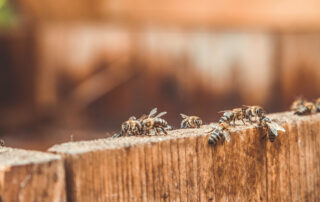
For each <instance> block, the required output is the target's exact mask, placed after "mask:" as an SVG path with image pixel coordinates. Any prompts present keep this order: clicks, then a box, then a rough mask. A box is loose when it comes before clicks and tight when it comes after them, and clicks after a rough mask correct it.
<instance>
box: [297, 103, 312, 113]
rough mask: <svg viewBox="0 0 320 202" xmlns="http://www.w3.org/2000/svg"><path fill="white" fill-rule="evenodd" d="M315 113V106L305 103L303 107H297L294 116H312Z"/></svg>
mask: <svg viewBox="0 0 320 202" xmlns="http://www.w3.org/2000/svg"><path fill="white" fill-rule="evenodd" d="M316 111H317V109H316V106H315V104H314V103H312V102H305V103H303V105H301V106H299V107H298V109H296V110H295V112H294V114H297V115H306V114H313V113H315V112H316Z"/></svg>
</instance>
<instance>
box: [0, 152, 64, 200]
mask: <svg viewBox="0 0 320 202" xmlns="http://www.w3.org/2000/svg"><path fill="white" fill-rule="evenodd" d="M0 201H1V202H2V201H3V202H24V201H25V202H30V201H32V202H33V201H34V202H35V201H37V202H41V201H52V202H63V201H66V192H65V172H64V166H63V161H62V159H61V157H60V156H58V155H54V154H48V153H42V152H35V151H25V150H21V149H12V148H9V147H1V148H0Z"/></svg>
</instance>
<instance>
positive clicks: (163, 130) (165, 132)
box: [160, 127, 168, 135]
mask: <svg viewBox="0 0 320 202" xmlns="http://www.w3.org/2000/svg"><path fill="white" fill-rule="evenodd" d="M160 129H161V130H162V132H163V133H164V134H166V135H168V133H167V131H166V130H165V129H164V128H162V127H160Z"/></svg>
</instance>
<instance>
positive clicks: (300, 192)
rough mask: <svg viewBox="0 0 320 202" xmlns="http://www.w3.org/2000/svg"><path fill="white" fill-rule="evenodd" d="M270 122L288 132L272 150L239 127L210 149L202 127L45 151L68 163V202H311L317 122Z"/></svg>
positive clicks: (288, 117) (315, 118)
mask: <svg viewBox="0 0 320 202" xmlns="http://www.w3.org/2000/svg"><path fill="white" fill-rule="evenodd" d="M269 116H270V118H272V119H277V120H279V121H280V122H281V125H283V126H284V127H285V128H286V129H287V133H286V134H280V135H279V136H278V137H277V138H276V141H275V142H273V143H271V142H269V140H268V138H263V134H262V133H261V132H262V131H261V130H260V129H259V128H258V127H257V125H256V124H252V125H249V124H247V125H242V124H241V123H237V126H236V127H235V128H232V129H231V142H230V143H228V144H227V143H225V144H219V145H217V146H215V147H213V146H212V145H208V143H207V141H208V131H209V130H210V127H209V126H203V127H201V128H200V129H185V130H174V131H170V132H169V135H167V136H152V137H123V138H118V139H112V138H107V139H100V140H94V141H83V142H69V143H64V144H61V145H55V146H53V147H52V148H51V149H50V150H49V151H51V152H54V153H58V154H60V155H62V157H63V158H64V159H66V161H65V162H66V168H67V174H68V176H67V185H68V186H67V187H68V194H69V196H68V198H69V199H70V201H96V200H100V201H105V200H107V199H108V198H107V196H108V194H109V195H110V193H112V194H113V195H115V196H117V197H115V198H112V199H113V201H198V200H203V201H210V200H212V201H234V200H241V201H250V200H255V201H260V200H262V201H274V200H282V201H301V200H309V201H315V200H317V198H318V195H317V192H318V190H317V189H319V182H320V180H319V178H320V177H319V175H318V174H319V171H320V168H319V167H320V164H319V162H317V156H319V151H318V150H320V147H319V146H318V145H319V142H320V140H318V139H319V138H318V136H319V128H318V127H319V125H320V124H319V123H320V114H316V115H312V116H302V117H299V116H295V115H293V114H292V112H286V113H278V114H271V115H269ZM315 140H317V141H315ZM114 158H116V163H114ZM115 167H116V168H115ZM107 173H109V174H107ZM101 186H103V189H102V188H101ZM114 187H115V188H114ZM120 196H121V197H120ZM109 199H110V198H109Z"/></svg>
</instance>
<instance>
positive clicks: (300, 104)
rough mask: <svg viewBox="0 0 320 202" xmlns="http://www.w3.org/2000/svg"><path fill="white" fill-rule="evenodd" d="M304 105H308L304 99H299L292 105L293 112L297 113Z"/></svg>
mask: <svg viewBox="0 0 320 202" xmlns="http://www.w3.org/2000/svg"><path fill="white" fill-rule="evenodd" d="M304 103H306V100H304V99H302V98H298V99H296V100H295V101H293V103H292V104H291V107H290V109H291V111H296V110H298V109H299V108H300V107H301V106H303V105H304Z"/></svg>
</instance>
